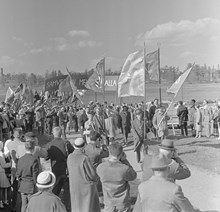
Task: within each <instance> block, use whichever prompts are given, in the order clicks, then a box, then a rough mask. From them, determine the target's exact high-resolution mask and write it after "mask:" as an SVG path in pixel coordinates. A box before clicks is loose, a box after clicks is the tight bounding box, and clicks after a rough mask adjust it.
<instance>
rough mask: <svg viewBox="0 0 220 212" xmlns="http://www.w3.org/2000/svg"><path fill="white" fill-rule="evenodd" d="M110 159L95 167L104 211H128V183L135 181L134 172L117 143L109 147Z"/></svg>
mask: <svg viewBox="0 0 220 212" xmlns="http://www.w3.org/2000/svg"><path fill="white" fill-rule="evenodd" d="M109 153H110V157H109V158H108V159H107V160H106V161H105V162H103V163H101V164H100V165H99V166H98V167H97V174H98V175H99V177H100V180H101V183H102V188H103V195H104V204H105V211H106V212H110V211H111V212H112V211H129V209H130V203H129V197H130V194H129V191H130V185H129V183H128V182H129V181H132V180H135V179H136V176H137V174H136V172H135V171H134V169H133V168H132V166H131V164H130V163H129V162H128V160H127V159H126V155H125V153H124V152H123V148H122V146H121V145H120V144H119V143H113V144H110V145H109Z"/></svg>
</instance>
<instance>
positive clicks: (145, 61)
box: [144, 42, 147, 140]
mask: <svg viewBox="0 0 220 212" xmlns="http://www.w3.org/2000/svg"><path fill="white" fill-rule="evenodd" d="M145 55H146V53H145V42H144V140H145V137H146V71H147V70H146V57H145Z"/></svg>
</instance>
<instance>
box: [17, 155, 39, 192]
mask: <svg viewBox="0 0 220 212" xmlns="http://www.w3.org/2000/svg"><path fill="white" fill-rule="evenodd" d="M38 174H39V167H38V162H37V160H36V159H35V158H34V157H33V156H32V155H31V154H27V153H26V154H25V155H24V156H23V157H21V158H20V159H19V160H18V164H17V171H16V176H17V178H18V181H19V189H18V191H19V192H21V193H26V194H33V193H34V192H35V191H36V187H35V185H36V182H37V175H38Z"/></svg>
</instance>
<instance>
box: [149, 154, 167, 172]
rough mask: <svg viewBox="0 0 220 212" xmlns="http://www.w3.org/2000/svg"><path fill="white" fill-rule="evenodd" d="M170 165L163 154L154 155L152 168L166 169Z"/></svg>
mask: <svg viewBox="0 0 220 212" xmlns="http://www.w3.org/2000/svg"><path fill="white" fill-rule="evenodd" d="M168 166H169V162H168V160H167V158H165V157H164V156H163V155H159V154H158V155H155V156H153V157H152V161H151V166H150V167H151V169H165V168H167V167H168Z"/></svg>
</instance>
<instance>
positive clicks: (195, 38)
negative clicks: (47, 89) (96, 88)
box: [0, 0, 220, 74]
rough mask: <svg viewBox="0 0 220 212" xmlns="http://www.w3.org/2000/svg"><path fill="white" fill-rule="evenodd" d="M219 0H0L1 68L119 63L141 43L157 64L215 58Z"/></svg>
mask: <svg viewBox="0 0 220 212" xmlns="http://www.w3.org/2000/svg"><path fill="white" fill-rule="evenodd" d="M219 8H220V1H219V0H184V1H183V0H62V1H61V0H19V1H14V0H1V1H0V67H1V68H3V70H4V73H17V72H26V73H36V74H44V73H45V71H46V70H49V71H52V70H59V69H60V70H62V72H63V73H65V67H66V66H67V67H68V68H69V70H71V71H72V72H83V71H84V70H85V69H91V68H93V67H95V65H96V63H97V62H98V61H99V60H100V59H102V58H103V57H105V59H106V69H107V68H111V69H112V71H117V70H119V69H120V67H122V66H123V63H124V62H125V60H126V58H127V56H128V55H129V54H130V53H132V52H135V51H137V50H140V49H141V48H143V46H144V42H145V45H146V52H152V51H155V50H156V49H157V48H158V47H159V48H160V64H161V66H165V65H168V66H179V67H180V69H185V68H186V66H187V63H194V62H195V63H196V64H200V65H204V64H206V65H208V66H211V67H212V66H215V67H217V65H218V64H220V57H219V55H220V12H219Z"/></svg>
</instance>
